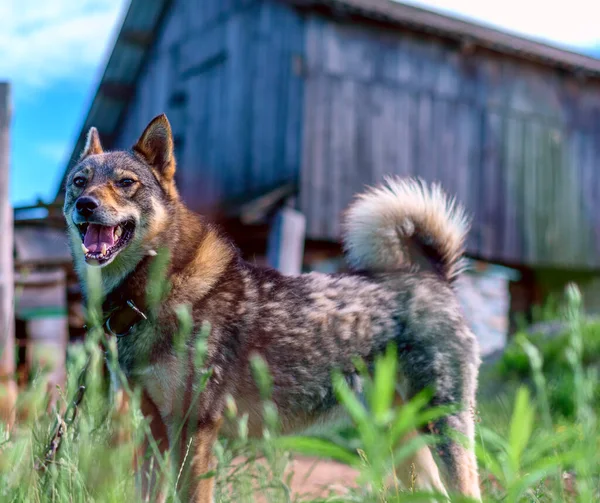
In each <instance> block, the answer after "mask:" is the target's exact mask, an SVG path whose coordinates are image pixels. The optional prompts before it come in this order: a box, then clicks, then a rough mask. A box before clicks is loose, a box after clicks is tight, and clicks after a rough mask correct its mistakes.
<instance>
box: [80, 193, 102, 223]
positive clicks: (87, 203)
mask: <svg viewBox="0 0 600 503" xmlns="http://www.w3.org/2000/svg"><path fill="white" fill-rule="evenodd" d="M98 206H100V203H99V202H98V200H97V199H95V198H93V197H90V196H82V197H80V198H79V199H77V202H76V203H75V208H77V212H78V213H79V214H80V215H81V216H82V217H85V218H87V217H89V216H90V215H91V214H92V213H94V210H95V209H96V208H97V207H98Z"/></svg>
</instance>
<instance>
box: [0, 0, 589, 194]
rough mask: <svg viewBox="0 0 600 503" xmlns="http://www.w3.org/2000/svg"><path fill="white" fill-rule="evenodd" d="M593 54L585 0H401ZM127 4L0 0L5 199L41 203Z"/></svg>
mask: <svg viewBox="0 0 600 503" xmlns="http://www.w3.org/2000/svg"><path fill="white" fill-rule="evenodd" d="M405 3H411V4H413V5H417V6H421V7H425V8H430V9H432V10H436V11H439V12H442V13H446V14H450V15H455V16H460V17H463V18H467V19H471V20H473V21H476V22H481V23H485V24H488V25H492V26H495V27H497V28H500V29H503V30H505V31H510V32H513V33H516V34H520V35H524V36H527V37H530V38H536V39H539V40H541V41H545V42H547V43H550V44H553V45H558V46H562V47H565V48H570V49H574V50H577V51H580V52H584V53H588V54H595V55H598V57H600V29H598V19H599V18H600V16H599V14H600V5H599V6H598V7H594V6H593V4H594V2H591V1H590V0H570V1H569V2H561V3H552V2H549V1H548V0H503V1H502V2H492V1H485V0H405ZM128 5H129V0H45V1H43V2H42V1H40V0H0V55H1V56H0V81H2V80H9V81H10V82H11V84H12V90H13V96H12V107H13V120H12V130H11V165H10V166H11V187H10V190H11V195H10V199H11V203H12V204H13V205H15V206H19V205H24V204H31V203H34V202H35V201H36V200H37V199H38V198H39V199H42V200H44V201H46V202H48V201H50V200H51V199H52V198H53V197H54V195H55V194H56V191H57V188H58V183H59V181H60V178H61V176H62V171H63V169H64V168H65V166H66V163H67V160H68V158H69V156H70V155H71V151H72V148H73V145H74V143H75V141H76V138H77V135H78V134H79V129H80V128H81V125H82V123H83V120H84V119H85V116H86V114H87V111H88V107H89V104H90V103H91V100H92V98H93V95H94V93H95V90H96V86H97V84H98V81H99V79H100V76H101V74H102V71H103V69H104V65H105V63H106V61H107V58H108V56H109V54H110V50H111V49H112V45H113V43H114V39H115V37H116V33H117V31H118V28H119V27H120V23H121V20H122V18H123V16H124V14H125V10H126V8H127V6H128Z"/></svg>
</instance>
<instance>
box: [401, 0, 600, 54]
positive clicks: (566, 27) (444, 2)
mask: <svg viewBox="0 0 600 503" xmlns="http://www.w3.org/2000/svg"><path fill="white" fill-rule="evenodd" d="M406 3H412V4H413V5H418V6H421V7H425V8H431V9H435V10H438V11H442V12H446V13H448V14H454V15H461V16H465V17H469V18H471V19H473V20H475V21H481V22H485V23H486V24H490V25H493V26H496V27H498V28H501V29H503V30H506V31H511V32H513V33H518V34H521V35H525V36H528V37H532V38H537V39H540V40H542V41H546V42H549V43H552V44H554V45H557V44H558V45H561V46H566V47H571V48H588V47H593V46H600V30H598V19H599V17H600V4H599V3H598V2H593V1H590V0H569V1H568V2H551V1H548V0H504V1H502V2H497V1H489V0H406Z"/></svg>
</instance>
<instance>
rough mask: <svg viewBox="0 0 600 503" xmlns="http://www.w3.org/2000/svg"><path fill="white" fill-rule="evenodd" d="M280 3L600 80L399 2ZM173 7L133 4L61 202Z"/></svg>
mask: <svg viewBox="0 0 600 503" xmlns="http://www.w3.org/2000/svg"><path fill="white" fill-rule="evenodd" d="M278 1H281V2H285V3H288V4H291V5H293V6H295V7H297V8H300V9H309V10H318V11H320V12H322V13H325V14H328V15H331V16H335V17H343V18H346V19H349V20H355V21H356V22H361V21H373V22H379V23H385V24H387V25H390V26H397V27H404V28H406V29H410V30H413V31H418V32H422V33H428V34H432V35H436V36H439V37H442V38H446V39H451V40H454V41H458V42H461V43H466V44H471V45H474V46H479V47H483V48H485V49H489V50H492V51H496V52H499V53H504V54H509V55H512V56H515V57H519V58H522V59H528V60H531V61H535V62H538V63H540V64H544V65H547V66H551V67H555V68H560V69H562V70H565V71H569V72H573V73H577V74H583V75H588V76H592V77H600V59H596V58H592V57H590V56H585V55H583V54H579V53H576V52H572V51H567V50H564V49H560V48H557V47H553V46H550V45H547V44H544V43H541V42H537V41H534V40H531V39H528V38H525V37H521V36H517V35H513V34H509V33H506V32H503V31H500V30H496V29H493V28H490V27H488V26H484V25H481V24H475V23H473V22H469V21H465V20H462V19H458V18H455V17H450V16H447V15H443V14H438V13H435V12H432V11H428V10H425V9H421V8H418V7H413V6H410V5H406V4H402V3H400V2H397V1H394V0H278ZM171 3H172V0H131V2H130V5H129V9H128V11H127V13H126V15H125V18H124V20H123V23H122V25H121V29H120V32H119V34H118V36H117V38H116V41H115V44H114V46H113V49H112V52H111V54H110V57H109V58H108V61H107V63H106V67H105V69H104V73H103V75H102V78H101V79H100V82H99V84H98V88H97V90H96V93H95V96H94V97H93V99H92V103H91V106H90V108H89V110H88V114H87V116H86V118H85V120H84V121H83V124H82V127H81V129H80V131H79V135H78V137H77V140H76V142H75V145H74V148H73V151H72V154H71V157H70V159H69V162H68V164H67V166H65V174H64V175H63V178H62V179H61V182H60V186H59V187H58V194H57V199H60V198H61V196H62V192H63V187H64V182H65V179H64V177H65V175H66V172H67V170H68V169H69V168H70V166H71V165H72V164H73V163H74V162H75V161H76V159H77V157H78V155H79V153H80V152H81V150H82V149H83V146H84V144H85V136H86V133H87V131H88V130H89V128H90V127H91V126H95V127H97V128H98V130H99V132H100V136H101V138H102V139H103V144H104V145H106V146H107V147H108V148H110V147H111V146H112V144H113V143H114V141H115V137H116V134H117V132H118V126H119V124H120V122H121V118H122V116H123V114H124V113H125V111H126V107H127V104H128V102H129V101H130V99H131V98H132V97H133V94H134V93H135V87H136V83H137V80H138V77H139V75H140V74H141V71H142V69H143V67H144V62H145V60H146V58H147V55H148V53H149V50H150V48H151V47H152V45H153V43H154V39H155V37H156V36H157V34H158V33H160V27H161V24H162V20H163V18H164V16H165V14H166V13H167V11H168V8H169V6H170V4H171Z"/></svg>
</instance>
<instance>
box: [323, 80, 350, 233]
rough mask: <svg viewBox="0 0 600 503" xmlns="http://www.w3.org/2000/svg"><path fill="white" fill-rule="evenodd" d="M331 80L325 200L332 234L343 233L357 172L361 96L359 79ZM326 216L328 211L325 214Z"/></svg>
mask: <svg viewBox="0 0 600 503" xmlns="http://www.w3.org/2000/svg"><path fill="white" fill-rule="evenodd" d="M328 82H329V85H330V86H331V113H330V115H329V118H328V120H329V121H330V125H329V127H330V130H331V137H330V138H331V140H330V141H331V143H330V145H329V149H330V156H329V164H328V166H327V173H326V177H327V181H326V186H327V191H328V195H327V196H326V198H325V200H324V203H325V211H326V212H327V213H326V214H327V215H328V216H329V217H328V220H329V222H328V229H330V232H331V235H332V236H339V235H340V230H341V229H340V219H341V213H342V211H343V210H344V203H345V193H346V192H347V191H348V182H351V176H352V175H351V174H352V173H355V172H356V165H355V164H356V156H355V154H354V152H355V150H354V149H355V145H356V143H357V132H358V129H357V128H358V124H357V123H356V120H357V117H356V100H357V98H358V96H357V87H356V83H355V82H353V81H352V80H350V79H344V80H340V79H329V80H328ZM349 175H350V176H349ZM349 190H350V191H351V190H352V189H349ZM323 217H324V215H323V216H322V217H321V218H323Z"/></svg>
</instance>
